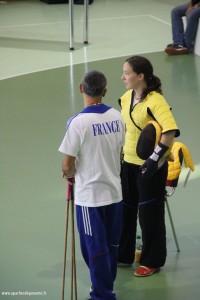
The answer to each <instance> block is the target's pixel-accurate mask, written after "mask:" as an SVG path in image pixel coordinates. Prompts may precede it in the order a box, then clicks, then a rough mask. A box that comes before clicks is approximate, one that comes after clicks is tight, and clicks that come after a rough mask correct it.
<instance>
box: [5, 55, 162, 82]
mask: <svg viewBox="0 0 200 300" xmlns="http://www.w3.org/2000/svg"><path fill="white" fill-rule="evenodd" d="M161 51H162V50H155V51H150V52H137V53H134V52H132V53H128V54H123V55H117V56H111V57H106V58H99V59H94V60H89V61H79V62H75V63H73V64H70V63H68V64H63V65H59V66H53V67H48V68H41V69H37V70H34V71H30V72H24V73H18V74H14V75H10V76H7V77H1V78H0V81H1V80H6V79H9V78H14V77H18V76H24V75H29V74H34V73H39V72H43V71H48V70H54V69H59V68H63V67H68V66H70V65H73V66H75V65H80V64H88V63H90V62H95V61H101V60H107V59H113V58H120V57H128V56H131V55H136V54H138V55H145V54H148V53H157V52H161ZM69 54H70V53H69Z"/></svg>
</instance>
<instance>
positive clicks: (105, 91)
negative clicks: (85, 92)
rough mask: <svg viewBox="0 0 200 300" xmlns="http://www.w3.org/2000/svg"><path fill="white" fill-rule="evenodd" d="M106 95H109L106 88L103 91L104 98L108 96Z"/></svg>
mask: <svg viewBox="0 0 200 300" xmlns="http://www.w3.org/2000/svg"><path fill="white" fill-rule="evenodd" d="M106 93H107V88H105V89H104V90H103V93H102V97H104V96H105V95H106Z"/></svg>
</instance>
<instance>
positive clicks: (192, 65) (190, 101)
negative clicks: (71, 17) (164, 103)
mask: <svg viewBox="0 0 200 300" xmlns="http://www.w3.org/2000/svg"><path fill="white" fill-rule="evenodd" d="M95 1H96V3H95ZM132 2H133V3H132ZM180 2H181V1H150V0H149V1H141V0H140V1H131V0H130V1H129V0H126V1H125V0H124V1H122V0H121V1H120V0H115V1H114V0H113V1H111V0H110V1H109V0H94V4H93V5H92V6H91V7H90V9H91V14H92V18H94V17H95V7H96V8H97V7H98V10H97V11H96V14H97V15H96V18H99V17H100V14H101V13H102V12H103V11H104V10H103V9H104V8H105V7H108V8H109V9H110V7H111V3H112V4H113V5H114V3H116V4H117V5H116V9H115V11H113V10H105V14H106V17H107V18H108V17H110V20H112V18H114V17H116V16H119V15H120V14H121V15H122V14H123V15H124V16H125V15H126V14H127V13H128V8H126V9H125V8H124V3H125V4H126V6H128V5H129V6H130V5H135V7H134V8H135V10H133V14H134V16H135V14H136V15H137V14H138V15H142V14H144V15H146V14H147V10H149V14H150V13H151V11H150V9H151V8H150V4H152V6H153V7H154V9H155V6H156V5H158V7H159V9H160V17H161V18H162V19H163V20H165V21H166V22H169V20H170V19H169V12H170V9H171V7H172V6H173V5H175V4H177V3H180ZM18 3H19V6H20V7H21V8H22V7H23V13H24V14H22V15H21V16H23V18H22V17H21V19H20V18H19V16H18V19H17V21H16V20H14V19H13V16H14V15H15V12H16V11H17V10H18V9H19V8H18ZM29 4H30V5H31V7H32V8H33V7H35V10H33V9H32V10H31V13H30V15H29V18H28V16H27V15H26V14H25V11H26V9H27V7H29V6H28V5H29ZM8 5H10V8H9V7H8ZM45 5H46V4H44V3H40V2H37V1H19V0H18V1H16V2H11V3H9V4H0V54H1V60H0V66H1V68H0V74H1V78H2V80H0V96H1V97H0V128H1V131H0V141H1V146H0V196H1V199H0V241H1V246H0V299H13V297H14V296H11V295H10V296H8V295H7V296H6V295H3V294H2V292H10V293H12V292H14V293H16V292H26V291H27V292H42V293H43V295H41V296H33V295H32V296H22V295H21V296H16V298H17V299H19V300H22V299H26V298H28V299H48V300H57V299H61V289H62V270H63V252H64V229H65V218H66V201H65V191H66V184H65V181H64V180H63V179H62V176H61V161H62V155H61V154H60V153H58V151H57V149H58V146H59V144H60V142H61V140H62V137H63V135H64V132H65V123H66V121H67V119H68V118H69V117H70V116H72V115H73V114H75V113H76V112H78V111H79V110H81V109H82V98H81V96H80V95H79V92H78V85H79V82H80V79H81V77H82V75H83V74H84V72H85V71H87V70H91V69H94V68H95V69H98V70H101V71H103V72H104V73H105V74H106V76H107V78H108V94H107V97H106V99H105V102H106V103H108V104H109V105H112V106H114V107H115V108H118V104H117V99H118V98H119V97H120V96H121V94H122V93H123V92H124V86H123V84H122V82H121V81H120V77H121V73H122V65H123V62H124V59H125V57H127V55H130V54H131V52H130V49H131V47H132V44H133V43H134V41H131V39H130V44H129V42H128V43H127V48H126V45H125V44H124V45H121V46H120V47H119V48H120V49H118V48H117V42H118V39H119V40H120V36H118V34H115V38H114V41H113V43H114V45H113V48H114V50H113V48H112V47H111V44H112V43H111V40H110V36H109V34H110V33H109V30H108V29H107V31H105V29H104V32H103V33H104V34H105V35H106V36H107V43H109V46H108V49H107V48H106V47H107V45H105V44H103V45H101V41H102V43H104V42H105V41H104V42H103V37H102V40H101V39H100V40H98V41H97V40H96V41H95V42H96V43H97V45H95V42H94V43H93V44H92V45H91V48H92V49H91V48H90V45H88V47H86V48H87V50H86V49H85V48H83V46H82V45H81V44H80V45H79V49H76V50H75V51H74V52H73V53H70V52H69V51H68V52H67V53H65V52H64V50H63V49H61V50H60V52H59V51H57V50H58V49H57V48H56V49H54V50H56V51H54V50H53V48H51V51H49V50H47V49H46V48H47V45H48V46H50V47H53V46H55V47H58V46H59V45H58V44H59V43H58V44H57V43H55V44H52V41H51V43H48V44H45V43H44V39H43V40H42V39H41V43H40V44H37V45H38V47H40V49H36V46H37V45H36V46H35V48H34V45H35V43H34V41H32V40H31V37H29V39H30V40H31V43H28V42H27V40H26V41H24V44H23V45H22V44H21V40H20V41H19V35H20V36H21V37H20V39H21V38H22V35H24V36H26V35H27V32H26V30H25V29H24V28H23V27H16V28H21V31H19V29H18V36H17V37H16V40H14V41H13V39H14V28H13V27H12V28H11V27H9V28H10V29H8V27H6V29H5V27H4V26H9V24H10V23H11V24H12V25H13V24H16V22H18V24H19V21H20V20H21V22H22V23H23V22H24V23H26V22H29V23H32V20H31V18H33V15H34V13H35V11H36V12H37V15H38V12H40V14H39V16H38V19H37V20H35V22H38V23H39V22H40V23H41V22H42V20H43V21H44V22H46V23H47V21H49V23H50V22H52V18H53V17H52V16H53V14H52V10H53V9H54V10H55V16H54V21H56V20H58V19H59V17H60V19H62V17H63V12H62V9H61V7H64V6H63V5H61V6H60V5H57V6H56V7H57V8H56V7H55V6H48V5H46V6H45ZM2 7H3V10H4V12H5V11H6V10H7V15H6V16H5V15H4V14H2V11H3V10H2ZM53 7H54V8H53ZM65 7H66V6H65ZM39 8H40V9H39ZM46 9H47V11H46ZM76 9H77V8H76ZM142 9H144V10H145V12H144V13H143V10H142ZM166 9H167V10H166ZM78 10H79V11H82V7H79V8H78ZM50 11H51V12H50ZM164 11H165V12H164ZM152 13H153V10H152ZM154 13H155V14H157V15H159V12H158V11H155V12H154ZM131 14H132V13H131V12H130V11H129V14H128V15H129V16H130V15H131ZM2 16H3V17H2ZM78 16H79V15H78V14H77V17H78ZM1 17H2V18H1ZM9 18H10V19H9ZM8 19H9V20H8ZM124 20H126V19H125V18H124ZM163 24H164V23H163ZM147 25H148V26H150V24H148V21H147ZM151 25H152V26H153V27H151V28H148V30H151V29H152V30H154V29H155V28H154V23H152V24H151ZM167 26H168V25H167ZM122 27H123V26H122ZM145 28H146V27H145ZM122 29H123V30H124V28H122ZM53 30H55V28H53ZM102 30H103V29H102ZM113 30H114V28H113ZM159 30H163V29H162V28H161V29H159ZM91 31H92V29H91ZM111 31H112V30H111ZM143 31H144V32H146V31H145V29H144V28H143ZM47 33H48V32H43V31H42V34H43V35H44V36H45V37H46V39H51V37H49V35H48V34H50V32H49V33H48V34H47ZM81 33H82V32H81ZM81 33H80V36H81ZM103 33H102V34H103ZM92 34H94V37H95V31H94V33H92ZM98 34H100V33H99V31H97V35H98ZM111 34H112V32H111ZM134 34H135V35H137V34H138V33H137V32H135V33H134ZM6 35H7V36H8V37H9V39H8V38H6V37H5V36H6ZM35 35H39V33H38V32H35ZM11 36H12V38H11ZM155 36H156V34H154V38H155V39H156V42H155V43H156V48H157V49H156V52H154V50H155V49H154V46H155V45H154V44H155V43H154V42H152V40H151V39H148V42H147V47H144V44H143V40H142V39H140V35H139V34H138V43H137V44H138V45H137V47H138V48H137V47H136V48H134V50H133V53H137V54H141V53H145V54H143V55H145V57H147V58H148V59H150V60H151V62H152V63H153V65H154V69H155V74H157V75H158V76H159V77H160V78H161V80H162V83H163V91H164V94H165V97H166V99H167V100H168V102H169V103H170V105H171V106H172V108H173V113H174V115H175V117H176V120H177V123H178V125H179V127H180V129H181V137H180V139H179V140H180V141H182V142H184V143H185V144H186V145H187V146H188V147H189V149H190V151H191V153H192V156H193V160H194V163H195V167H196V171H195V172H194V173H192V174H191V177H190V180H189V183H188V185H187V186H186V188H183V181H184V178H185V175H186V169H185V168H183V172H182V175H181V178H180V183H179V186H178V188H177V190H176V192H175V194H174V195H173V196H172V197H171V198H170V199H169V204H170V208H171V212H172V217H173V220H174V223H175V228H176V232H177V236H178V241H179V245H180V248H181V252H180V253H177V251H176V245H175V243H174V239H173V235H172V230H171V227H170V223H169V218H168V214H167V212H166V224H167V247H168V257H167V262H166V265H165V268H164V269H163V270H162V272H160V273H158V274H155V275H154V276H152V277H149V278H136V277H134V276H133V272H134V268H135V267H136V266H135V265H134V266H133V268H131V269H119V270H118V277H117V280H116V284H115V289H116V292H117V294H118V299H119V300H132V299H135V300H141V299H142V300H144V299H148V300H160V299H162V300H188V299H190V298H191V299H194V300H198V299H199V293H200V285H199V282H200V218H199V215H200V205H199V192H198V191H199V178H200V159H199V149H200V139H199V133H198V132H199V128H200V118H199V115H200V99H199V95H200V90H199V89H200V57H199V56H196V55H185V56H179V57H168V56H166V55H165V53H163V51H162V48H163V47H164V42H168V40H167V41H166V39H167V38H170V26H168V27H167V28H166V36H167V38H166V39H165V37H163V36H162V37H161V39H160V37H159V36H157V37H155ZM92 37H93V35H92ZM42 38H43V37H42ZM54 38H55V39H56V38H57V39H59V37H56V36H54ZM98 38H100V37H98ZM129 38H130V37H129ZM25 39H28V38H27V36H26V37H25ZM36 39H37V38H36ZM60 40H61V39H60ZM2 41H3V44H2ZM8 41H9V43H11V44H9V43H8ZM15 42H16V48H15ZM6 43H7V44H6ZM52 45H53V46H52ZM32 46H33V47H32ZM104 47H105V48H104ZM32 48H34V49H32ZM21 52H22V53H21ZM86 52H87V53H86ZM112 52H113V56H112ZM88 53H89V59H88V58H86V57H84V54H88ZM11 54H12V55H11ZM15 54H16V55H15ZM59 54H60V56H61V57H59ZM19 55H20V56H21V58H22V57H23V58H24V59H22V60H21V61H19ZM64 56H65V58H66V59H65V58H64ZM35 58H37V59H36V60H34V59H35ZM57 58H58V59H60V66H59V68H56V65H57V66H58V65H59V64H57V61H56V59H57ZM79 60H80V63H79ZM64 61H65V62H64ZM70 61H71V65H70ZM44 69H47V70H44ZM42 70H44V71H42ZM23 73H25V75H21V74H23ZM76 250H77V282H78V300H86V299H87V296H88V291H89V286H90V279H89V274H88V270H87V268H86V266H85V264H84V262H83V260H82V257H81V255H80V250H79V241H78V235H77V232H76ZM69 256H70V251H69V252H68V257H69ZM65 299H66V300H70V264H69V259H68V262H67V274H66V297H65Z"/></svg>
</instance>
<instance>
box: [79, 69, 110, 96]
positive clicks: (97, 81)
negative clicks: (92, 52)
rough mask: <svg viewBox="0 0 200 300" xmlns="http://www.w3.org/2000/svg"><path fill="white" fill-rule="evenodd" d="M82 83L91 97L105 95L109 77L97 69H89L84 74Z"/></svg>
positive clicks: (84, 89)
mask: <svg viewBox="0 0 200 300" xmlns="http://www.w3.org/2000/svg"><path fill="white" fill-rule="evenodd" d="M81 83H82V85H83V91H84V93H85V94H86V95H88V96H90V97H100V96H104V90H105V87H106V85H107V79H106V77H105V75H104V74H103V73H101V72H99V71H96V70H93V71H89V72H87V73H86V74H85V75H84V77H83V80H82V82H81Z"/></svg>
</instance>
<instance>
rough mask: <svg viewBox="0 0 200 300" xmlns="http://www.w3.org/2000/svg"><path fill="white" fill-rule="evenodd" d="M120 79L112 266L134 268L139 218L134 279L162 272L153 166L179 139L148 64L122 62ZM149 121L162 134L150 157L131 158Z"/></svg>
mask: <svg viewBox="0 0 200 300" xmlns="http://www.w3.org/2000/svg"><path fill="white" fill-rule="evenodd" d="M121 79H122V80H123V82H124V85H125V87H126V88H127V90H128V91H127V92H126V93H125V94H124V95H123V96H122V97H121V99H120V105H121V113H122V116H123V119H124V121H125V124H126V140H125V145H124V148H123V154H124V162H123V164H122V170H121V180H122V191H123V226H122V234H121V240H120V246H119V259H118V261H119V263H122V264H127V265H131V264H132V263H133V262H134V253H135V241H136V229H137V228H136V227H137V216H139V223H140V227H141V231H142V244H143V245H142V253H141V258H140V267H138V268H137V270H136V271H135V275H136V276H149V275H152V274H153V273H155V272H156V271H159V270H160V268H161V267H162V266H164V264H165V261H166V255H167V251H166V229H165V216H164V213H165V206H164V201H165V184H166V179H167V171H168V164H167V160H166V161H165V163H164V164H162V167H160V168H159V167H158V165H159V161H160V159H161V158H162V157H163V156H165V155H166V153H167V152H169V151H168V150H169V148H170V147H171V145H172V143H173V139H174V137H176V136H179V134H180V133H179V130H178V128H177V125H176V122H175V120H174V117H173V115H172V113H171V110H170V107H169V105H168V104H167V102H166V100H165V98H164V97H163V95H162V90H161V82H160V79H159V78H158V77H157V76H155V75H154V74H153V67H152V65H151V63H150V61H149V60H147V59H146V58H145V57H142V56H132V57H130V58H128V59H127V60H126V61H125V63H124V66H123V75H122V78H121ZM151 120H154V121H156V122H157V123H158V124H159V125H160V127H161V128H162V134H161V138H160V141H159V142H158V145H157V146H156V148H155V149H154V151H153V153H151V155H150V156H149V157H148V158H147V159H146V160H145V161H144V160H143V159H141V158H140V157H139V156H138V154H137V143H138V139H139V137H140V134H141V131H142V130H143V129H144V128H145V127H146V125H147V124H148V122H149V121H151ZM119 265H120V264H119Z"/></svg>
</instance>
